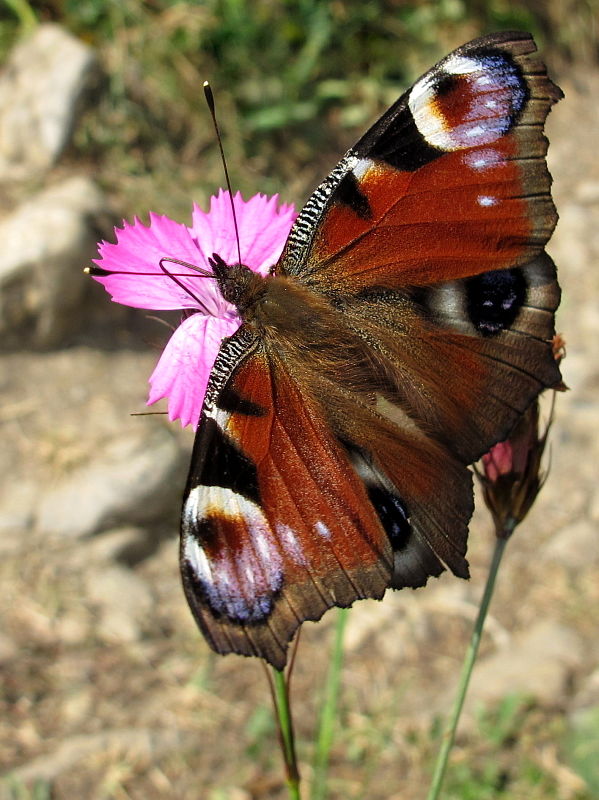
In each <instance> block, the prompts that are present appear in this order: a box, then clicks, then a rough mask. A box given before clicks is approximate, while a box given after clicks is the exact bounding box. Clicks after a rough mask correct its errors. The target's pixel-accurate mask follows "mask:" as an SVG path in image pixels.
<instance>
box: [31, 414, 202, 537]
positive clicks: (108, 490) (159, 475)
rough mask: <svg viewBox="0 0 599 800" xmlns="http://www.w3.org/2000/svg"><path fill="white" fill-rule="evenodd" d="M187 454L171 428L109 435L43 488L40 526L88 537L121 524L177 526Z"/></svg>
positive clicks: (52, 531)
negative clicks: (84, 460) (169, 523)
mask: <svg viewBox="0 0 599 800" xmlns="http://www.w3.org/2000/svg"><path fill="white" fill-rule="evenodd" d="M187 460H188V456H187V455H186V454H184V453H183V452H182V450H181V449H180V447H179V445H178V443H177V441H176V439H175V438H174V436H173V435H171V434H170V433H169V432H168V431H167V429H166V428H157V429H156V430H155V431H153V432H152V434H151V435H147V434H146V435H143V436H142V435H135V436H129V437H127V438H120V439H118V440H116V441H110V442H108V443H107V445H106V447H105V448H104V449H103V450H102V451H101V452H100V453H95V457H92V459H91V460H90V461H89V462H88V463H86V464H84V465H82V466H80V467H79V468H78V469H76V470H74V471H73V472H72V473H71V474H70V475H68V476H67V477H66V478H63V479H61V480H59V481H58V482H57V483H56V484H55V485H53V486H50V487H47V488H46V490H45V491H44V492H43V493H42V496H41V499H40V503H39V506H38V509H37V513H36V527H37V529H38V530H39V531H41V532H43V533H44V534H46V535H55V536H67V537H83V536H87V535H90V534H92V533H96V532H98V531H101V530H105V529H106V528H108V527H112V526H114V525H119V524H131V523H137V524H143V523H156V522H158V521H160V520H162V519H163V518H164V517H165V515H168V516H169V517H171V518H172V524H173V527H176V520H177V516H176V515H177V511H176V509H177V507H178V505H179V503H180V499H181V495H182V493H183V486H184V480H185V470H186V467H187Z"/></svg>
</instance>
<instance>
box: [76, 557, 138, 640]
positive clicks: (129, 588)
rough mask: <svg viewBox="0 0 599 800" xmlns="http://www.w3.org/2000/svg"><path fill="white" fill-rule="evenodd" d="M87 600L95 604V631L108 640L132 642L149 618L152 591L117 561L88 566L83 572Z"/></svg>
mask: <svg viewBox="0 0 599 800" xmlns="http://www.w3.org/2000/svg"><path fill="white" fill-rule="evenodd" d="M85 582H86V586H87V594H88V597H89V600H90V602H91V603H92V604H93V605H94V606H96V607H97V609H98V613H99V619H98V623H97V625H96V627H95V629H94V633H95V634H96V635H98V636H99V637H100V638H101V639H103V640H105V641H107V642H134V641H136V640H137V639H139V638H140V636H141V635H142V633H143V628H144V625H147V624H148V622H149V621H150V620H151V611H152V606H153V599H152V593H151V591H150V589H149V587H148V585H147V584H146V582H145V581H144V580H143V579H142V578H140V576H139V575H137V574H136V573H135V572H133V571H132V570H130V569H128V568H127V567H122V566H120V565H117V564H115V565H113V566H111V567H99V568H98V569H93V570H89V571H88V572H87V574H86V576H85Z"/></svg>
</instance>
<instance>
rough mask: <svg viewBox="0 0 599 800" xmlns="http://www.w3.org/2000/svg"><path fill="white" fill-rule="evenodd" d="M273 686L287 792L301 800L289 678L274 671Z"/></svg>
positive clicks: (281, 672)
mask: <svg viewBox="0 0 599 800" xmlns="http://www.w3.org/2000/svg"><path fill="white" fill-rule="evenodd" d="M272 675H273V684H274V697H275V709H276V714H277V722H278V725H279V733H280V735H281V749H282V752H283V758H284V760H285V771H286V775H287V791H288V792H289V798H290V800H301V797H300V790H299V786H300V775H299V770H298V767H297V756H296V754H295V738H294V734H293V718H292V716H291V706H290V705H289V687H288V684H287V678H286V677H285V673H284V672H283V671H282V670H278V669H273V670H272Z"/></svg>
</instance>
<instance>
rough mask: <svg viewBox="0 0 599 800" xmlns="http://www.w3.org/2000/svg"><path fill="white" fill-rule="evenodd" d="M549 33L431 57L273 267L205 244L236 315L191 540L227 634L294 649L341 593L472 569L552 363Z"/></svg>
mask: <svg viewBox="0 0 599 800" xmlns="http://www.w3.org/2000/svg"><path fill="white" fill-rule="evenodd" d="M535 51H536V47H535V44H534V42H533V39H532V37H531V36H530V35H529V34H527V33H514V32H511V33H507V32H502V33H495V34H491V35H489V36H485V37H483V38H479V39H476V40H474V41H472V42H470V43H468V44H465V45H463V46H462V47H460V48H458V49H457V50H455V51H454V52H452V53H451V54H450V55H448V56H446V57H445V58H444V59H443V60H441V61H440V62H439V63H438V64H437V65H436V66H434V67H433V68H432V69H431V70H430V71H428V72H427V73H425V74H424V75H423V76H422V77H421V78H419V79H418V80H417V81H416V82H415V83H414V85H413V86H412V87H411V88H410V89H408V90H407V91H406V92H405V93H404V94H403V95H402V96H401V97H400V98H399V99H398V100H397V102H396V103H395V104H394V105H392V106H391V107H390V108H389V109H388V111H386V112H385V113H384V114H383V116H382V117H381V118H380V119H379V120H378V121H377V122H375V124H374V125H373V126H372V127H371V128H370V130H368V131H367V132H366V133H365V134H364V136H362V138H361V139H360V140H359V141H358V142H357V143H356V144H355V145H354V146H353V147H352V148H351V149H350V150H349V151H348V152H347V153H346V154H345V155H344V156H343V158H342V159H341V161H340V162H339V163H338V164H337V166H336V167H335V168H334V169H333V170H332V172H331V173H330V174H329V175H328V176H327V177H326V178H325V179H324V181H323V182H322V183H321V184H320V185H319V186H318V188H317V189H316V190H315V191H314V193H313V194H312V195H311V197H310V198H309V200H308V201H307V203H306V205H305V206H304V208H303V209H302V211H301V212H300V213H299V215H298V217H297V219H296V221H295V223H294V225H293V227H292V229H291V232H290V234H289V237H288V239H287V243H286V245H285V248H284V250H283V253H282V255H281V257H280V259H279V260H278V262H277V263H276V264H274V265H273V267H272V270H271V271H270V274H269V275H268V276H266V277H263V276H261V275H259V274H257V273H256V272H252V271H251V270H250V269H248V268H247V267H246V266H244V265H243V264H238V263H233V264H227V263H225V261H224V260H223V259H222V258H221V257H220V256H219V255H218V254H214V256H213V258H212V260H211V266H212V269H213V272H214V275H215V277H216V280H217V283H218V287H219V290H220V292H221V293H222V296H223V297H224V298H225V299H226V300H228V301H229V302H232V303H233V304H234V305H235V306H236V308H237V310H238V313H239V315H240V317H241V319H242V325H241V327H240V328H239V330H237V332H235V333H234V334H233V335H232V336H230V337H228V338H226V339H224V340H223V342H222V345H221V347H220V350H219V353H218V356H217V359H216V362H215V365H214V368H213V371H212V374H211V377H210V380H209V384H208V389H207V392H206V397H205V400H204V405H203V410H202V414H201V420H200V425H199V428H198V432H197V435H196V440H195V444H194V448H193V454H192V460H191V468H190V472H189V478H188V481H187V486H186V489H185V494H184V504H183V512H182V522H181V550H180V559H181V572H182V577H183V585H184V589H185V593H186V596H187V600H188V602H189V605H190V607H191V610H192V612H193V614H194V616H195V619H196V621H197V623H198V624H199V626H200V628H201V630H202V631H203V633H204V634H205V636H206V638H207V640H208V642H209V644H210V645H211V646H212V648H213V649H214V650H216V651H217V652H219V653H228V652H235V653H240V654H244V655H253V656H259V657H261V658H263V659H265V660H266V661H268V662H270V664H272V665H273V666H274V667H276V668H278V669H282V668H283V666H284V665H285V663H286V658H287V649H288V645H289V642H290V640H291V639H292V637H293V635H294V633H295V631H296V630H297V628H298V626H299V625H300V624H301V623H302V622H304V621H305V620H317V619H319V618H320V617H321V616H322V615H323V613H324V612H325V611H326V610H327V609H329V608H331V607H332V606H340V607H348V606H350V605H352V603H353V602H354V601H356V600H358V599H360V598H367V597H370V598H381V597H382V596H383V594H384V593H385V591H386V590H387V589H388V588H390V587H391V588H394V589H401V588H403V587H413V588H415V587H420V586H423V585H424V584H425V583H426V582H427V580H428V578H429V577H431V576H438V575H439V574H440V573H441V572H442V571H443V570H445V569H449V570H451V571H452V572H453V573H454V574H455V575H457V576H459V577H462V578H466V577H468V563H467V561H466V540H467V533H468V522H469V519H470V516H471V514H472V510H473V494H472V474H471V471H470V469H469V468H468V465H470V464H472V463H473V462H475V461H476V460H477V459H479V458H480V457H481V456H482V455H483V453H485V452H486V451H488V450H489V448H490V447H491V446H492V445H493V444H495V443H496V442H498V441H500V440H502V439H504V438H505V437H506V436H507V435H508V434H509V432H510V430H511V429H512V427H513V426H514V424H515V423H516V421H517V420H518V418H519V417H520V415H521V414H522V413H523V412H524V411H525V409H526V408H527V407H528V406H529V405H530V404H531V402H532V401H533V400H534V398H536V397H537V395H538V394H539V393H540V392H541V391H542V390H543V389H545V388H547V387H552V386H557V385H559V383H560V374H559V369H558V367H557V365H556V363H555V360H554V358H553V355H552V349H551V343H550V340H551V338H552V336H553V335H554V312H555V310H556V308H557V306H558V304H559V299H560V291H559V287H558V284H557V281H556V274H555V267H554V265H553V263H552V261H551V259H550V258H549V256H548V255H547V254H546V253H545V252H544V250H543V248H544V246H545V244H546V242H547V240H548V239H549V237H550V235H551V233H552V231H553V228H554V227H555V224H556V220H557V215H556V211H555V208H554V205H553V202H552V199H551V196H550V183H551V178H550V175H549V172H548V170H547V165H546V162H545V155H546V150H547V140H546V138H545V136H544V135H543V126H544V122H545V119H546V117H547V114H548V112H549V109H550V107H551V106H552V104H553V103H555V102H556V101H557V100H558V99H559V98H560V97H561V96H562V93H561V91H560V90H559V88H557V87H556V86H555V85H554V84H553V83H552V82H551V81H550V79H549V78H548V77H547V73H546V70H545V67H544V65H543V64H542V63H541V61H540V60H539V59H538V57H537V56H536V55H535Z"/></svg>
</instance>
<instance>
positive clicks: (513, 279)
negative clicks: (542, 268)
mask: <svg viewBox="0 0 599 800" xmlns="http://www.w3.org/2000/svg"><path fill="white" fill-rule="evenodd" d="M465 286H466V310H467V312H468V316H469V318H470V320H471V322H472V324H473V325H474V327H475V328H476V329H477V331H478V332H479V333H480V334H482V336H496V335H497V334H498V333H501V331H504V330H506V329H507V328H510V327H511V325H512V324H513V322H514V320H515V319H516V317H517V316H518V313H519V311H520V309H521V308H522V306H523V305H524V302H525V300H526V291H527V285H526V280H525V278H524V275H523V273H522V270H520V269H500V270H495V271H494V272H485V273H483V274H482V275H476V276H475V277H474V278H468V279H467V280H466V282H465Z"/></svg>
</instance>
